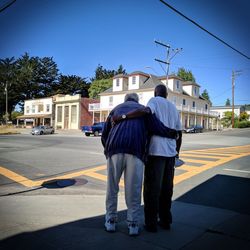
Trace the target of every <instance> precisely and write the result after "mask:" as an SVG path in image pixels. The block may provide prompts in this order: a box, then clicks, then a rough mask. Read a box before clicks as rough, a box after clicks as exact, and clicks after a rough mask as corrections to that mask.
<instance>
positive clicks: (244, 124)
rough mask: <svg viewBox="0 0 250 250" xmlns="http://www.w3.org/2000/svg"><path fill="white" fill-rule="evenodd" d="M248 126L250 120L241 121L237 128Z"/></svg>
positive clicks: (249, 125)
mask: <svg viewBox="0 0 250 250" xmlns="http://www.w3.org/2000/svg"><path fill="white" fill-rule="evenodd" d="M248 127H250V121H241V122H239V123H238V128H248Z"/></svg>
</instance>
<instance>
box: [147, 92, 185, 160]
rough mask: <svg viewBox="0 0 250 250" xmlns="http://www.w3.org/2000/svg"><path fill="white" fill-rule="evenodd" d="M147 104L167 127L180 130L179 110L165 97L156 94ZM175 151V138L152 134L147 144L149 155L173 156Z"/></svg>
mask: <svg viewBox="0 0 250 250" xmlns="http://www.w3.org/2000/svg"><path fill="white" fill-rule="evenodd" d="M147 106H148V107H149V108H150V109H151V112H152V113H153V114H155V115H156V117H157V118H158V119H159V120H160V121H161V122H162V123H163V124H164V125H165V126H167V127H169V128H172V129H176V130H181V122H180V117H179V112H178V111H177V109H176V107H175V105H174V104H172V103H171V102H169V101H168V100H167V99H165V98H163V97H160V96H156V97H152V98H151V99H150V100H149V102H148V104H147ZM176 154H177V152H176V140H175V139H169V138H165V137H161V136H156V135H154V136H152V137H151V141H150V145H149V155H157V156H165V157H173V156H175V155H176Z"/></svg>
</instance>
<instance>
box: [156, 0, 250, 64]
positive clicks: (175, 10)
mask: <svg viewBox="0 0 250 250" xmlns="http://www.w3.org/2000/svg"><path fill="white" fill-rule="evenodd" d="M160 2H162V3H163V4H165V5H166V6H167V7H169V8H170V9H172V10H173V11H174V12H176V13H177V14H179V15H180V16H182V17H184V18H185V19H187V20H188V21H190V22H191V23H193V24H194V25H195V26H197V27H198V28H200V29H202V30H203V31H205V32H206V33H208V34H209V35H211V36H212V37H214V38H215V39H217V40H218V41H220V42H222V43H223V44H224V45H226V46H227V47H229V48H231V49H232V50H234V51H235V52H237V53H239V54H240V55H242V56H243V57H245V58H247V59H248V60H249V59H250V57H249V56H247V55H245V54H243V53H242V52H241V51H239V50H238V49H236V48H234V47H233V46H231V45H230V44H228V43H227V42H225V41H224V40H222V39H221V38H219V37H218V36H216V35H214V34H212V33H211V32H210V31H208V30H207V29H205V28H203V27H202V26H201V25H199V24H198V23H197V22H195V21H193V20H192V19H190V18H189V17H187V16H185V15H184V14H183V13H181V12H180V11H178V10H177V9H175V8H174V7H173V6H171V5H170V4H168V3H167V2H165V1H163V0H160Z"/></svg>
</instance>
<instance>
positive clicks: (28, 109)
mask: <svg viewBox="0 0 250 250" xmlns="http://www.w3.org/2000/svg"><path fill="white" fill-rule="evenodd" d="M29 112H30V107H29V106H27V107H26V113H27V114H29Z"/></svg>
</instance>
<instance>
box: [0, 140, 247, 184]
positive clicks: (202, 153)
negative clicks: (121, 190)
mask: <svg viewBox="0 0 250 250" xmlns="http://www.w3.org/2000/svg"><path fill="white" fill-rule="evenodd" d="M249 155H250V145H243V146H234V147H222V148H209V149H198V150H185V151H182V152H181V159H183V160H184V161H185V164H184V165H183V166H181V167H179V168H178V169H177V170H176V175H175V180H174V182H175V184H178V183H180V182H182V181H184V180H186V179H188V178H191V177H192V176H195V175H197V174H200V173H201V172H203V171H206V170H208V169H210V168H214V167H217V166H219V165H222V164H225V163H227V162H230V161H233V160H235V159H238V158H241V157H244V156H249ZM105 170H106V165H100V166H95V167H90V168H87V169H83V170H80V171H75V172H70V173H67V174H64V175H58V176H56V177H53V178H45V179H40V180H32V179H29V178H27V177H25V176H23V175H21V174H19V173H17V172H14V171H12V170H9V169H7V168H6V167H4V166H0V174H1V175H2V176H4V177H6V178H8V179H11V180H12V181H14V182H16V183H19V184H21V185H23V186H25V187H29V188H31V187H38V186H41V185H42V184H43V183H44V182H48V181H51V180H56V179H72V178H75V177H79V176H85V177H90V178H93V179H97V180H100V181H104V182H105V181H106V178H107V177H106V174H105V173H103V171H105ZM120 186H121V187H123V186H124V182H123V180H121V182H120Z"/></svg>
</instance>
